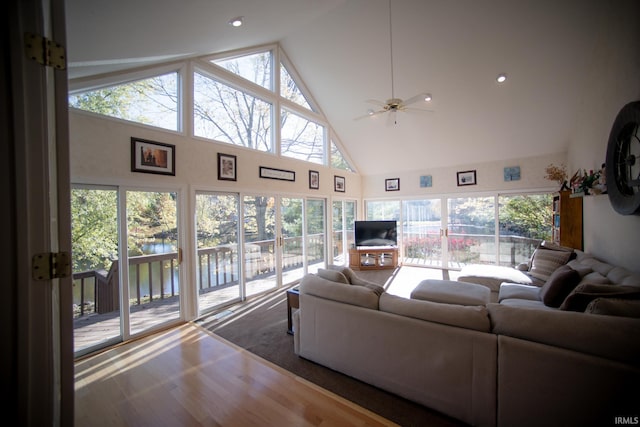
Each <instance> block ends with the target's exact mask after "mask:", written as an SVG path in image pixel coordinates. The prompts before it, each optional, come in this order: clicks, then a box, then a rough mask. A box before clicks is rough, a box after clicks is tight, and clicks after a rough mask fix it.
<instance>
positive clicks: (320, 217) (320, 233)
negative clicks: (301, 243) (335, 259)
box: [305, 199, 327, 273]
mask: <svg viewBox="0 0 640 427" xmlns="http://www.w3.org/2000/svg"><path fill="white" fill-rule="evenodd" d="M325 205H326V203H325V200H324V199H307V208H306V210H305V222H306V240H305V242H306V245H305V253H306V264H307V265H306V267H307V272H309V273H316V272H317V271H318V269H319V268H324V267H325V265H326V260H325V256H326V246H325V242H326V239H327V235H326V220H325V218H326V206H325Z"/></svg>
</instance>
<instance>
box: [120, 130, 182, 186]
mask: <svg viewBox="0 0 640 427" xmlns="http://www.w3.org/2000/svg"><path fill="white" fill-rule="evenodd" d="M131 171H132V172H144V173H155V174H160V175H174V176H175V174H176V146H175V145H170V144H163V143H162V142H155V141H148V140H146V139H139V138H133V137H132V138H131Z"/></svg>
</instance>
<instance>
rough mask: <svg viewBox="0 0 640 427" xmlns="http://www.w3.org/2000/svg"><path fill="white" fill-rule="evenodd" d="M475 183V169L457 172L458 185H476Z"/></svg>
mask: <svg viewBox="0 0 640 427" xmlns="http://www.w3.org/2000/svg"><path fill="white" fill-rule="evenodd" d="M477 183H478V182H477V180H476V171H475V170H471V171H462V172H458V186H459V187H460V186H462V185H476V184H477Z"/></svg>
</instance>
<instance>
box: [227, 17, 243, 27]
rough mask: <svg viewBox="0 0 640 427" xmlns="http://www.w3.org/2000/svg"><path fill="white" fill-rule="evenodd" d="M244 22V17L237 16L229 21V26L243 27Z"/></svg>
mask: <svg viewBox="0 0 640 427" xmlns="http://www.w3.org/2000/svg"><path fill="white" fill-rule="evenodd" d="M242 20H243V17H242V16H237V17H235V18H233V19H231V20H230V21H229V25H231V26H232V27H240V26H242Z"/></svg>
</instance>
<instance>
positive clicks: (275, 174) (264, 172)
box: [260, 166, 296, 181]
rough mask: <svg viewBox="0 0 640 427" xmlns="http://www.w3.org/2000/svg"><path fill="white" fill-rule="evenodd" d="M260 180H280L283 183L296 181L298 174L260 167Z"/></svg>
mask: <svg viewBox="0 0 640 427" xmlns="http://www.w3.org/2000/svg"><path fill="white" fill-rule="evenodd" d="M260 178H269V179H279V180H281V181H295V180H296V173H295V172H294V171H288V170H284V169H274V168H268V167H265V166H260Z"/></svg>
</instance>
